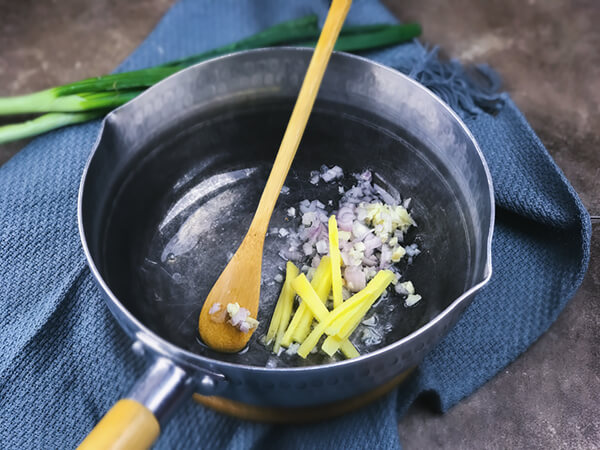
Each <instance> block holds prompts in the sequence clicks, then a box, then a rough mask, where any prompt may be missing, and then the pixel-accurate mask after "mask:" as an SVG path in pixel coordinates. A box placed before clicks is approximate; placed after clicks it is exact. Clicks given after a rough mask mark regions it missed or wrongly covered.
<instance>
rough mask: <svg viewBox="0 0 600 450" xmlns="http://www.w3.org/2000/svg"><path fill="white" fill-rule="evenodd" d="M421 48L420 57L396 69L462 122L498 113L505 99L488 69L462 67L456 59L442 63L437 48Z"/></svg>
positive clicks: (500, 83)
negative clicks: (426, 90) (434, 95)
mask: <svg viewBox="0 0 600 450" xmlns="http://www.w3.org/2000/svg"><path fill="white" fill-rule="evenodd" d="M416 42H417V45H419V46H421V44H420V43H418V41H416ZM422 48H423V52H422V53H421V56H419V57H416V58H414V59H413V60H412V61H410V63H409V65H406V66H405V65H402V66H399V67H396V69H398V70H400V71H401V72H403V73H405V74H406V75H408V76H409V77H411V78H412V79H414V80H416V81H418V82H419V83H421V84H422V85H424V86H425V87H427V88H428V89H430V90H431V91H433V92H434V93H435V94H436V95H438V96H439V97H440V98H441V99H442V100H443V101H444V102H446V103H447V104H448V105H449V106H450V107H451V108H452V109H453V110H454V111H456V112H457V113H458V114H459V115H460V116H461V117H462V118H463V119H470V118H474V117H476V116H478V115H479V114H481V113H487V114H496V113H497V112H498V111H500V110H501V109H502V107H503V105H504V98H505V94H503V93H502V92H501V91H500V88H501V86H502V81H501V78H500V75H498V73H497V72H496V71H494V70H493V69H492V68H491V67H490V66H488V65H487V64H476V65H472V66H464V65H463V64H461V63H460V62H459V61H458V60H456V59H451V60H449V61H442V60H440V58H439V47H433V48H431V49H427V48H425V47H422Z"/></svg>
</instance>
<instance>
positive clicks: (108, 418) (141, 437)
mask: <svg viewBox="0 0 600 450" xmlns="http://www.w3.org/2000/svg"><path fill="white" fill-rule="evenodd" d="M192 390H193V384H192V377H191V376H190V375H188V373H187V372H186V371H185V370H183V369H182V368H181V367H179V366H177V365H175V364H174V363H173V362H172V361H170V360H168V359H165V358H159V359H157V360H156V361H155V362H154V364H152V366H150V368H149V369H148V370H147V371H146V373H145V374H144V375H143V376H142V378H141V379H140V380H139V381H138V382H137V383H136V384H135V385H134V386H133V388H132V390H131V391H130V393H129V395H127V397H126V398H124V399H122V400H119V401H118V402H117V403H116V404H115V406H113V407H112V408H111V409H110V410H109V411H108V412H107V413H106V415H105V416H104V417H103V418H102V420H100V422H98V424H97V425H96V426H95V427H94V429H93V430H92V431H91V433H90V434H89V435H88V436H87V437H86V438H85V439H84V440H83V442H82V443H81V444H80V445H79V447H78V448H79V449H80V450H91V449H131V450H137V449H140V450H141V449H147V448H149V447H150V446H151V445H152V444H153V443H154V441H155V440H156V438H158V435H159V434H160V424H164V423H165V422H166V419H167V417H168V416H169V415H170V414H171V413H172V412H173V411H174V410H175V409H176V408H177V406H179V404H180V402H181V401H182V400H183V399H185V398H189V397H190V395H191V393H192Z"/></svg>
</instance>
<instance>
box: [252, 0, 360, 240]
mask: <svg viewBox="0 0 600 450" xmlns="http://www.w3.org/2000/svg"><path fill="white" fill-rule="evenodd" d="M351 3H352V0H333V2H332V4H331V7H330V8H329V12H328V14H327V19H326V20H325V24H324V25H323V30H322V31H321V35H320V37H319V40H318V42H317V45H316V47H315V51H314V53H313V55H312V58H311V60H310V64H309V65H308V70H307V71H306V76H305V77H304V81H303V82H302V87H301V88H300V93H299V94H298V99H297V100H296V104H295V105H294V110H293V111H292V116H291V118H290V121H289V123H288V126H287V128H286V130H285V134H284V136H283V140H282V141H281V146H280V147H279V151H278V152H277V157H276V158H275V162H274V163H273V169H272V170H271V173H270V175H269V179H268V180H267V184H266V185H265V189H264V190H263V193H262V196H261V198H260V202H259V204H258V208H257V209H256V213H255V214H254V219H253V220H252V225H251V226H250V229H251V230H254V231H255V232H256V234H258V235H261V234H262V235H263V236H264V234H265V233H266V232H267V227H268V225H269V221H270V220H271V214H272V213H273V208H275V203H276V202H277V198H278V197H279V192H280V191H281V188H282V187H283V183H284V182H285V178H286V177H287V174H288V172H289V170H290V166H291V165H292V161H293V160H294V155H295V154H296V150H298V146H299V145H300V139H302V134H303V133H304V129H305V128H306V123H307V122H308V117H309V116H310V112H311V110H312V107H313V104H314V103H315V99H316V97H317V93H318V92H319V87H320V86H321V81H322V80H323V75H324V74H325V69H326V68H327V63H328V62H329V58H330V56H331V52H332V51H333V46H334V45H335V42H336V40H337V38H338V35H339V34H340V30H341V29H342V24H343V23H344V20H345V19H346V15H347V14H348V10H349V9H350V5H351Z"/></svg>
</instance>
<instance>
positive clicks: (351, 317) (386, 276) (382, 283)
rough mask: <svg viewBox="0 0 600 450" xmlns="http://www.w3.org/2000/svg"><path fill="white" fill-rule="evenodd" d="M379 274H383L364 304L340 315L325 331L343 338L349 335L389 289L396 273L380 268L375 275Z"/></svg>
mask: <svg viewBox="0 0 600 450" xmlns="http://www.w3.org/2000/svg"><path fill="white" fill-rule="evenodd" d="M379 274H382V275H381V277H380V278H379V280H378V283H377V284H373V285H372V289H371V290H370V295H369V296H368V297H367V298H365V300H364V302H362V304H361V305H360V306H359V307H358V308H357V309H355V310H354V311H352V312H350V313H347V314H344V316H341V317H338V319H337V320H335V321H334V322H333V323H332V324H331V326H330V327H328V328H327V329H326V330H325V332H326V333H327V334H328V335H330V336H334V335H337V336H338V337H341V338H343V337H347V336H349V335H350V334H351V332H352V326H353V324H354V323H356V325H357V326H358V323H360V321H361V320H362V318H363V317H364V316H365V314H367V312H368V311H369V309H370V308H371V306H373V303H375V302H376V301H377V299H378V298H379V297H380V296H381V294H383V292H384V291H385V290H386V289H387V287H388V286H389V285H390V283H391V282H392V280H393V279H394V274H393V273H392V272H391V271H389V270H380V271H379V272H378V273H377V275H375V278H377V277H378V276H379ZM375 278H373V280H375ZM373 280H371V281H370V282H369V284H368V285H367V287H365V289H363V291H364V290H366V289H368V288H369V285H370V284H371V283H372V282H373ZM360 292H362V291H360ZM342 330H343V331H342Z"/></svg>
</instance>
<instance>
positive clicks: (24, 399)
mask: <svg viewBox="0 0 600 450" xmlns="http://www.w3.org/2000/svg"><path fill="white" fill-rule="evenodd" d="M327 4H328V2H327V1H326V0H297V1H295V0H286V1H280V0H206V1H192V0H183V1H181V2H180V3H178V4H176V5H175V6H174V7H173V8H172V9H171V10H170V11H169V12H168V14H167V15H166V16H165V17H164V18H163V20H162V21H161V22H160V24H159V25H158V26H157V27H156V29H155V30H154V31H153V32H152V34H151V35H150V36H149V37H148V39H147V40H146V41H145V42H144V43H143V44H142V45H141V46H140V47H139V49H138V50H137V51H135V52H134V54H133V55H132V56H131V57H130V58H129V59H128V60H127V61H126V62H125V63H124V64H122V65H121V67H120V70H128V69H133V68H140V67H145V66H150V65H154V64H157V63H161V62H166V61H168V60H172V59H174V58H179V57H184V56H188V55H190V54H193V53H198V52H200V51H202V50H206V49H209V48H212V47H215V46H217V45H221V44H225V43H228V42H231V41H234V40H237V39H239V38H241V37H244V36H247V35H249V34H252V33H254V32H257V31H259V30H261V29H263V28H265V27H267V26H269V25H272V24H274V23H276V22H280V21H282V20H287V19H292V18H296V17H299V16H304V15H306V14H309V13H313V12H314V13H318V14H319V16H320V17H321V19H323V17H324V14H325V12H326V8H327ZM383 21H394V18H393V17H392V16H391V15H390V13H389V12H388V11H386V10H385V8H383V7H382V6H381V5H380V4H379V3H378V2H376V1H361V0H355V2H354V5H353V7H352V10H351V12H350V15H349V18H348V22H350V23H355V24H356V23H369V22H383ZM369 56H370V57H372V58H373V59H375V60H377V61H380V62H382V63H384V64H387V65H390V66H392V67H396V68H398V69H401V70H403V71H405V72H410V71H411V70H413V75H414V76H416V77H418V78H419V79H421V80H422V81H423V82H424V83H425V84H427V85H429V86H430V87H431V88H432V89H434V90H435V91H436V92H438V93H440V94H441V95H442V96H443V97H444V98H446V99H447V100H448V101H449V102H450V103H451V104H452V105H453V106H454V107H455V108H456V109H457V111H458V112H459V113H460V114H461V115H462V116H463V117H465V118H466V121H467V124H468V126H469V127H470V129H471V130H472V132H473V133H474V135H475V137H476V138H477V139H478V141H479V143H480V145H481V148H482V150H483V152H484V153H485V156H486V158H487V160H488V163H489V166H490V170H491V173H492V177H493V179H494V182H495V188H496V203H497V207H498V211H497V218H496V219H497V226H496V231H495V235H494V244H493V257H494V275H493V278H492V281H491V283H490V284H489V286H487V287H486V288H485V289H484V290H483V291H482V292H481V293H480V294H479V295H478V296H477V297H476V299H475V301H474V302H473V304H472V305H471V306H470V307H469V308H468V310H467V311H466V313H465V315H464V316H463V318H462V319H461V320H460V322H459V323H458V325H457V326H456V327H455V328H454V329H453V330H452V331H451V332H450V334H449V335H448V336H447V338H446V339H445V340H444V341H443V342H442V343H441V344H439V345H438V346H437V348H436V349H435V350H434V351H433V352H431V353H430V354H429V355H428V356H427V357H426V359H425V361H424V362H423V363H422V364H421V366H420V368H419V369H418V371H417V373H415V375H414V376H413V377H412V378H411V380H410V381H409V382H408V383H406V384H405V385H403V386H402V387H401V388H400V390H399V391H398V392H395V393H393V394H390V395H388V396H386V397H385V398H384V399H382V400H380V401H378V402H376V403H375V404H373V405H371V406H368V407H366V408H364V409H362V410H360V411H357V412H355V413H352V414H349V415H346V416H344V417H342V418H340V419H337V420H334V421H330V422H327V423H326V424H315V425H306V426H284V427H272V426H269V425H259V424H251V423H246V422H242V421H239V420H235V419H231V418H228V417H224V416H222V415H219V414H216V413H214V412H212V411H210V410H207V409H205V408H203V407H201V406H199V405H197V404H194V403H193V402H192V401H191V400H190V401H187V402H186V403H185V404H184V405H183V407H182V408H181V409H180V410H179V411H178V412H177V413H176V414H175V416H174V417H173V418H172V420H171V422H170V423H169V424H168V425H167V426H166V428H165V429H164V430H163V433H162V436H161V438H160V439H159V441H158V443H157V445H156V447H157V448H161V449H162V448H178V449H180V448H231V449H244V448H251V447H257V448H283V447H285V448H310V449H313V448H328V449H331V448H372V447H376V448H399V447H400V439H399V436H398V432H397V419H398V417H397V413H399V414H402V413H403V412H404V411H405V410H406V409H407V407H408V405H410V403H411V402H412V401H413V400H414V399H415V398H416V396H417V395H418V394H419V393H421V392H424V391H427V392H433V393H434V394H435V396H437V398H438V400H439V408H440V409H441V410H445V409H447V408H449V407H450V406H452V405H453V404H455V403H456V402H458V401H459V400H460V399H462V398H463V397H465V396H466V395H469V394H470V393H471V392H473V391H474V390H475V389H477V388H478V387H479V386H481V385H482V384H483V383H485V382H486V381H487V380H488V379H489V378H491V377H492V376H494V375H495V374H496V373H497V372H498V371H499V370H501V369H502V368H503V367H504V366H505V365H506V364H508V363H509V362H510V361H512V360H513V359H514V358H516V357H517V356H518V355H519V354H520V353H521V352H523V351H524V350H525V349H526V348H527V347H528V346H529V345H530V344H531V343H532V342H533V341H535V340H536V339H537V338H538V337H539V336H540V335H541V334H542V333H543V332H544V331H545V330H546V329H547V328H548V326H549V325H550V324H551V323H552V322H553V321H554V320H555V319H556V317H557V315H558V314H559V313H560V311H561V310H562V308H563V307H564V305H565V303H566V302H567V301H568V299H569V298H570V297H571V296H572V295H573V293H574V291H575V290H576V289H577V287H578V286H579V284H580V282H581V279H582V277H583V274H584V272H585V269H586V267H587V261H588V258H589V242H590V233H591V231H590V230H591V228H590V222H589V216H588V214H587V212H586V211H585V209H584V207H583V205H582V204H581V202H580V200H579V199H578V197H577V195H576V193H575V192H574V191H573V189H572V187H571V186H570V185H569V183H568V182H567V180H566V179H565V177H564V176H563V174H562V173H561V172H560V170H559V169H558V168H557V167H556V165H555V164H554V163H553V161H552V160H551V158H550V157H549V155H548V153H547V152H546V150H545V149H544V147H543V145H542V144H541V142H540V141H539V140H538V138H537V137H536V136H535V134H534V132H533V131H532V130H531V128H530V127H529V125H528V124H527V122H526V121H525V119H524V118H523V117H522V115H521V114H520V112H519V111H518V110H517V108H516V107H515V106H514V104H513V103H512V101H511V100H510V98H508V96H503V97H502V106H501V107H500V108H499V111H496V112H495V113H494V114H493V115H491V114H488V113H486V112H484V111H483V110H482V109H481V108H482V107H483V106H485V103H486V102H489V101H493V100H495V98H494V97H493V95H492V96H489V95H487V94H486V93H485V92H483V93H482V92H481V91H480V92H479V93H475V94H476V95H470V93H469V92H470V90H472V89H471V88H472V87H471V86H470V85H469V82H468V81H465V78H464V77H463V75H462V71H461V69H460V66H458V65H456V63H453V64H454V65H453V66H452V67H450V66H437V68H436V69H435V70H433V72H432V71H431V64H434V65H437V64H439V63H438V62H437V60H435V58H434V57H433V59H432V56H431V55H428V54H427V52H426V51H425V49H424V48H423V47H421V46H420V45H419V44H418V43H417V42H413V43H409V44H405V45H401V46H398V47H395V48H392V49H387V50H384V51H378V52H374V53H372V54H370V55H369ZM428 59H429V60H430V64H429V65H428V63H427V60H428ZM432 73H437V74H438V76H433V77H432V75H431V74H432ZM443 73H446V74H447V75H448V77H449V78H448V80H449V82H448V83H443V82H440V77H439V76H441V75H443ZM419 74H421V75H419ZM440 74H441V75H440ZM442 78H443V77H442ZM449 86H450V87H449ZM471 94H473V93H471ZM482 105H483V106H482ZM495 107H496V109H498V108H497V105H496V106H495ZM484 109H485V108H484ZM98 128H99V122H93V123H89V124H85V125H80V126H76V127H71V128H68V129H64V130H60V131H56V132H53V133H51V134H48V135H46V136H43V137H40V138H38V139H36V140H35V141H33V142H32V143H31V144H30V145H28V146H27V147H26V148H25V149H24V150H23V151H21V152H20V153H19V154H17V155H16V156H15V157H14V158H13V159H11V160H10V161H9V162H8V163H6V164H5V165H4V166H3V167H2V168H0V280H1V282H0V352H1V355H2V356H1V357H0V447H1V448H9V449H13V448H45V449H48V448H71V447H74V446H75V445H76V444H77V443H78V442H79V441H80V440H81V439H82V438H83V437H84V436H85V435H86V434H87V433H88V432H89V430H90V429H91V428H92V427H93V425H94V424H95V423H96V422H97V421H98V420H99V418H100V417H101V415H102V414H103V413H104V412H105V411H107V410H108V409H109V407H110V406H111V405H112V404H113V403H114V402H115V401H116V400H117V399H118V398H119V397H120V396H122V395H123V394H124V393H126V392H127V390H128V388H129V387H130V385H131V383H132V381H133V380H135V379H136V377H138V376H139V375H140V374H141V371H142V370H143V362H142V361H141V360H139V359H138V358H137V357H134V356H133V355H132V353H131V352H130V349H129V346H130V344H131V343H130V341H129V339H128V338H127V337H126V336H125V335H124V333H123V332H122V331H121V330H120V328H119V327H118V325H117V324H116V322H115V321H114V320H113V318H112V317H111V316H110V314H109V312H108V310H107V308H106V307H105V305H104V303H103V301H102V299H101V297H100V293H99V291H98V288H97V287H96V286H95V284H94V282H93V280H92V278H91V276H90V274H89V272H88V270H87V268H86V264H85V259H84V255H83V253H82V250H81V247H80V243H79V240H78V235H77V223H76V196H77V188H78V182H79V178H80V176H81V172H82V169H83V166H84V163H85V160H86V158H87V157H88V155H89V152H90V150H91V148H92V146H93V143H94V140H95V138H96V135H97V132H98Z"/></svg>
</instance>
